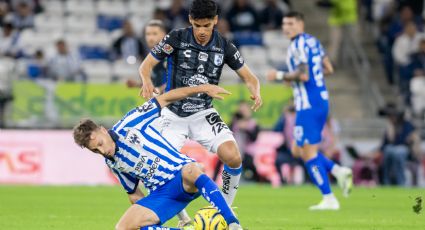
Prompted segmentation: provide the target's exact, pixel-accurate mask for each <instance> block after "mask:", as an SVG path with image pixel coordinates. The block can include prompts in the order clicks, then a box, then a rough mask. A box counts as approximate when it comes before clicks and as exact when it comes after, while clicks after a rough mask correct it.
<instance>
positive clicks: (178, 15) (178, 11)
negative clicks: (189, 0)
mask: <svg viewBox="0 0 425 230" xmlns="http://www.w3.org/2000/svg"><path fill="white" fill-rule="evenodd" d="M165 15H166V17H167V19H168V21H169V22H170V26H171V28H183V27H187V26H189V23H188V20H187V18H188V15H189V11H188V10H187V9H186V8H185V6H184V1H183V0H174V1H172V3H171V7H170V8H169V9H167V10H166V11H165Z"/></svg>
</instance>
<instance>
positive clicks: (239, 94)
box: [10, 81, 292, 128]
mask: <svg viewBox="0 0 425 230" xmlns="http://www.w3.org/2000/svg"><path fill="white" fill-rule="evenodd" d="M47 88H48V87H46V86H45V85H42V84H40V85H39V84H36V83H34V82H32V81H16V82H15V83H14V97H15V99H14V101H13V109H12V114H11V117H10V120H11V122H12V123H13V124H14V125H16V126H34V127H40V126H41V127H45V126H48V125H49V124H53V123H54V125H55V126H58V127H64V128H69V127H72V126H73V125H74V124H75V122H77V121H78V120H80V119H81V118H82V117H90V118H93V119H95V120H97V121H100V122H101V123H104V124H105V125H112V124H113V123H115V122H116V121H117V120H119V119H120V118H121V117H122V116H123V115H124V114H125V113H127V112H128V111H129V110H131V109H132V108H133V107H135V106H137V105H140V104H142V103H143V102H144V100H143V99H142V98H141V97H139V96H138V95H139V89H129V88H127V87H126V86H125V85H124V84H120V83H112V84H82V83H58V84H56V85H54V86H53V87H52V86H50V88H49V90H48V89H47ZM224 88H226V89H227V90H229V91H230V92H232V95H230V96H226V98H225V99H224V100H223V101H218V100H215V102H214V106H215V108H216V109H217V110H218V111H219V112H220V114H221V116H222V117H223V119H224V120H225V121H227V122H229V121H230V119H231V116H232V114H233V113H234V112H235V110H236V109H237V106H238V103H239V102H240V101H241V100H249V91H248V90H247V88H246V87H245V85H243V84H240V85H226V86H224ZM49 92H50V93H49ZM261 94H262V97H263V102H264V104H263V107H262V108H261V109H260V110H259V111H257V112H256V113H254V116H255V117H256V118H257V120H258V122H259V124H260V125H261V126H263V127H265V128H269V127H272V126H273V124H274V123H275V122H276V120H277V119H278V117H279V116H280V114H281V111H282V107H283V106H284V105H285V104H287V103H288V100H290V98H291V95H292V92H291V90H290V88H288V87H286V86H282V85H263V86H262V90H261ZM49 101H50V102H49ZM45 124H47V125H45Z"/></svg>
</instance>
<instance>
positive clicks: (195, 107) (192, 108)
mask: <svg viewBox="0 0 425 230" xmlns="http://www.w3.org/2000/svg"><path fill="white" fill-rule="evenodd" d="M204 108H205V103H200V104H194V103H191V102H186V103H184V104H183V105H182V109H183V111H184V112H186V113H191V112H198V111H201V110H204Z"/></svg>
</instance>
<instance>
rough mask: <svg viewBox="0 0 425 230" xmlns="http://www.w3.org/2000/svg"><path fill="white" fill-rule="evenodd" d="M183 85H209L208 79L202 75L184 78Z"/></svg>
mask: <svg viewBox="0 0 425 230" xmlns="http://www.w3.org/2000/svg"><path fill="white" fill-rule="evenodd" d="M182 80H183V84H185V85H187V86H197V85H203V84H207V83H208V78H207V77H206V76H204V75H202V74H195V75H193V76H192V77H184V78H183V79H182Z"/></svg>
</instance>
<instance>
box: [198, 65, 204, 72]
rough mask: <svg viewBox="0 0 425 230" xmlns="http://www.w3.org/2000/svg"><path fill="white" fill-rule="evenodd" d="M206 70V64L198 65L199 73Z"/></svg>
mask: <svg viewBox="0 0 425 230" xmlns="http://www.w3.org/2000/svg"><path fill="white" fill-rule="evenodd" d="M204 71H205V68H204V65H202V64H201V65H199V66H198V73H204Z"/></svg>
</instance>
